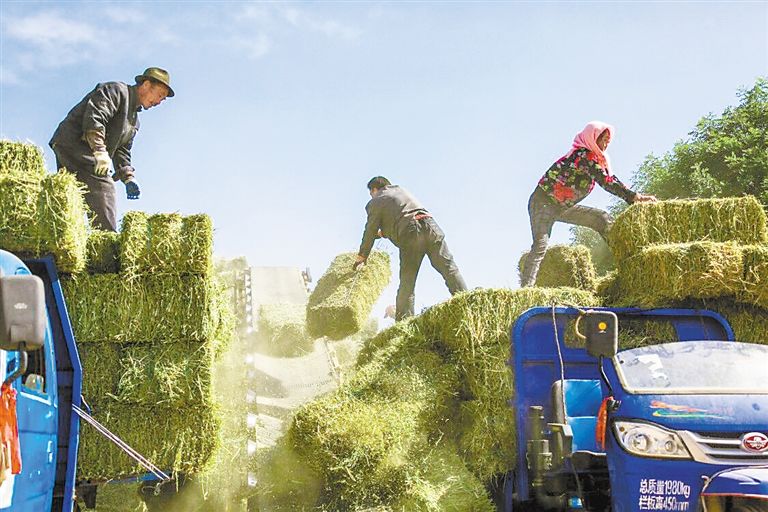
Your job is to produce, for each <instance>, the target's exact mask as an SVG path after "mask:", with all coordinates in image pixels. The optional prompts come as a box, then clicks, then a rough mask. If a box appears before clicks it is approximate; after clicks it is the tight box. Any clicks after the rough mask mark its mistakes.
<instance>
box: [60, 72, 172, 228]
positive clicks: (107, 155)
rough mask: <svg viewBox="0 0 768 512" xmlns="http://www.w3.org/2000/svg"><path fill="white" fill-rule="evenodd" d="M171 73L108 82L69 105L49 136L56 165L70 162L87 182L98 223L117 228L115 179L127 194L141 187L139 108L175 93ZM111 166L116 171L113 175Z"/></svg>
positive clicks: (87, 196)
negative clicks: (136, 156)
mask: <svg viewBox="0 0 768 512" xmlns="http://www.w3.org/2000/svg"><path fill="white" fill-rule="evenodd" d="M173 95H174V92H173V89H171V78H170V76H169V75H168V72H167V71H166V70H164V69H160V68H155V67H152V68H147V69H146V70H145V71H144V73H142V74H140V75H138V76H137V77H136V84H135V85H127V84H124V83H123V82H105V83H100V84H97V85H96V87H95V88H94V89H93V90H92V91H91V92H89V93H88V94H86V96H85V97H84V98H83V99H82V100H80V103H78V104H77V105H75V106H74V108H72V110H70V111H69V113H68V114H67V117H65V118H64V120H63V121H62V122H61V123H60V124H59V127H58V128H57V129H56V132H55V133H54V134H53V137H52V138H51V141H50V142H49V144H50V146H51V149H53V152H54V154H55V155H56V167H57V168H59V169H61V168H62V167H65V168H66V169H67V170H68V171H69V172H72V173H74V174H75V175H76V176H77V179H78V180H79V181H81V182H82V183H83V184H85V186H86V187H87V189H88V190H87V192H86V194H85V202H86V203H87V204H88V206H89V207H90V208H91V210H93V212H94V214H95V215H96V218H95V225H96V227H97V228H100V229H105V230H109V231H117V215H116V211H115V185H114V183H113V182H114V181H122V182H123V184H124V185H125V192H126V195H127V197H128V199H138V198H139V194H140V193H141V190H140V189H139V184H138V182H137V181H136V180H135V179H134V173H135V170H134V168H133V166H132V165H131V146H132V145H133V138H134V137H135V136H136V132H137V131H138V130H139V117H138V113H139V112H140V111H141V110H146V109H150V108H152V107H154V106H157V105H159V104H160V103H162V102H163V101H164V100H165V98H171V97H173ZM110 167H112V168H113V169H114V173H113V174H112V175H111V176H110Z"/></svg>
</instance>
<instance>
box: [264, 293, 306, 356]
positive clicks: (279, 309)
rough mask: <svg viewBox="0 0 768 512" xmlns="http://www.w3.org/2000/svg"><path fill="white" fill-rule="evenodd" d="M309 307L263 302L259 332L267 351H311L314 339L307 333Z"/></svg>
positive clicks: (287, 353) (291, 353)
mask: <svg viewBox="0 0 768 512" xmlns="http://www.w3.org/2000/svg"><path fill="white" fill-rule="evenodd" d="M306 323H307V307H306V305H304V304H289V303H279V304H262V305H261V307H260V308H259V334H260V337H261V339H262V340H263V341H264V342H265V343H264V349H265V352H266V353H269V354H271V355H277V356H284V357H290V356H298V355H301V354H306V353H308V352H311V351H312V349H313V347H314V341H313V340H312V339H311V338H310V337H309V335H308V334H307V328H306Z"/></svg>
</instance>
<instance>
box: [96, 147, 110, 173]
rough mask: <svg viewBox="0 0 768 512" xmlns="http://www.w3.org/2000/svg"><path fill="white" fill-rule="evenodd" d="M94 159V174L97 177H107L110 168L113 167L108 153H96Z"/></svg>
mask: <svg viewBox="0 0 768 512" xmlns="http://www.w3.org/2000/svg"><path fill="white" fill-rule="evenodd" d="M93 158H94V160H96V165H95V166H94V167H93V174H95V175H96V176H106V175H107V174H109V168H110V167H112V160H111V159H110V158H109V153H107V152H106V151H94V152H93Z"/></svg>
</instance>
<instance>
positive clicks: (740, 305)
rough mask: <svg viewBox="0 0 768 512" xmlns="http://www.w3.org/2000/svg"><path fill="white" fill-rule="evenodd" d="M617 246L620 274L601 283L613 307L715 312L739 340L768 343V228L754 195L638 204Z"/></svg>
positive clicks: (618, 225) (616, 231) (614, 238)
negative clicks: (767, 328)
mask: <svg viewBox="0 0 768 512" xmlns="http://www.w3.org/2000/svg"><path fill="white" fill-rule="evenodd" d="M609 242H610V247H611V250H612V251H613V254H614V257H615V259H616V262H617V271H616V272H615V273H612V274H609V275H608V276H607V277H606V278H605V279H603V280H601V282H600V284H599V293H600V294H601V295H602V296H603V297H604V300H605V302H606V303H607V304H610V305H620V306H640V307H665V306H680V307H694V308H707V309H713V310H715V311H718V312H720V313H721V314H723V315H724V316H725V317H726V318H727V319H728V320H729V321H730V322H731V324H732V327H734V331H735V333H736V337H737V339H740V340H743V341H755V342H760V343H765V342H767V341H768V330H766V326H768V325H767V324H768V322H767V321H766V320H765V318H768V315H767V314H766V310H768V292H766V289H768V245H766V244H768V229H766V215H765V211H764V210H763V207H762V205H761V204H760V203H759V202H758V201H757V200H756V199H755V198H754V197H751V196H747V197H738V198H720V199H699V200H673V201H660V202H657V203H641V204H635V205H632V206H631V207H629V208H628V209H627V210H626V211H624V212H623V213H622V214H621V215H620V216H619V217H618V218H617V219H616V222H615V224H614V226H613V229H612V230H611V232H610V236H609Z"/></svg>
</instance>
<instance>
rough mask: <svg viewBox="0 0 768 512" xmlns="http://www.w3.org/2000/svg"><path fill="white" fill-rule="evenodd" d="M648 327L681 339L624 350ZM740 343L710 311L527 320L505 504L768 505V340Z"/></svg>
mask: <svg viewBox="0 0 768 512" xmlns="http://www.w3.org/2000/svg"><path fill="white" fill-rule="evenodd" d="M643 322H655V323H663V324H665V325H667V326H669V327H671V328H672V329H673V330H674V331H673V332H674V333H675V334H676V338H677V339H675V340H670V342H668V343H657V342H658V341H659V340H656V341H654V343H657V344H648V345H646V346H640V347H638V348H631V349H627V350H621V351H619V350H618V338H619V336H618V333H619V330H620V328H621V326H622V324H623V323H626V324H627V325H630V324H631V325H634V326H637V325H641V324H642V323H643ZM580 324H581V325H580ZM579 338H582V340H581V341H579ZM733 338H734V337H733V332H732V330H731V328H730V326H729V325H728V323H727V322H726V321H725V320H724V319H723V318H722V317H721V316H720V315H718V314H716V313H714V312H710V311H703V310H680V309H657V310H640V309H628V308H622V309H607V308H598V309H594V310H589V311H583V310H579V309H576V308H559V307H558V308H554V307H542V308H533V309H530V310H528V311H527V312H525V313H524V314H522V315H521V316H520V317H519V318H518V319H517V321H516V322H515V324H514V325H513V327H512V333H511V357H510V359H509V364H510V366H512V368H513V370H514V374H515V378H514V388H513V392H514V396H513V398H512V400H511V401H510V403H511V405H512V406H513V407H514V409H515V414H516V429H517V439H518V444H517V466H516V468H515V470H514V471H512V472H511V473H510V474H509V475H508V476H507V479H506V482H505V487H504V490H505V498H504V508H505V510H508V511H512V510H579V509H584V510H612V511H617V512H618V511H643V510H665V511H696V510H701V511H708V512H727V511H732V512H735V511H741V512H758V511H759V512H766V511H768V346H766V345H757V344H750V343H740V342H737V341H734V339H733ZM640 345H643V344H642V343H640Z"/></svg>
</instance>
